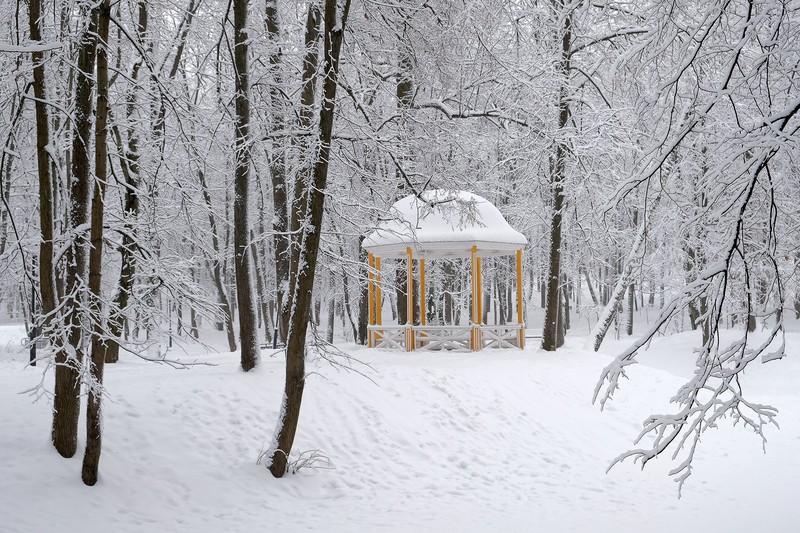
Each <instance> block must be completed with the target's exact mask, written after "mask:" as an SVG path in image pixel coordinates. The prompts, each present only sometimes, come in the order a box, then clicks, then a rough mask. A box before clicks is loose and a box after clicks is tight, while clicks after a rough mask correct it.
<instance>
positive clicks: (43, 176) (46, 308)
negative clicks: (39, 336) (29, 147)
mask: <svg viewBox="0 0 800 533" xmlns="http://www.w3.org/2000/svg"><path fill="white" fill-rule="evenodd" d="M40 2H41V0H30V1H29V3H28V9H29V16H28V19H29V21H28V22H29V24H30V35H31V41H33V42H41V40H42V34H41V30H40V28H39V24H40V19H41V17H42V12H41V3H40ZM31 56H32V62H33V94H34V96H35V97H36V102H35V109H36V163H37V169H38V175H39V227H40V228H41V229H40V231H41V241H39V291H40V295H41V299H42V316H44V317H47V318H46V319H45V320H46V321H49V319H50V318H51V317H50V314H51V313H52V312H53V310H54V309H55V308H56V298H57V292H56V286H55V276H54V272H53V202H54V199H53V182H52V178H51V174H50V169H51V168H52V167H51V163H52V162H51V161H50V156H49V155H48V153H47V145H48V144H49V143H50V121H49V116H48V110H47V103H46V102H47V90H46V82H45V78H44V65H43V62H44V53H43V52H40V51H35V52H33V53H32V54H31ZM46 326H47V322H45V323H44V324H43V327H46Z"/></svg>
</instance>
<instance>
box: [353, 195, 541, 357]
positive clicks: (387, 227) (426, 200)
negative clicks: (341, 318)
mask: <svg viewBox="0 0 800 533" xmlns="http://www.w3.org/2000/svg"><path fill="white" fill-rule="evenodd" d="M527 242H528V241H527V239H526V238H525V236H524V235H522V234H521V233H520V232H518V231H516V230H515V229H513V228H512V227H511V226H510V225H509V224H508V222H507V221H506V219H505V218H504V217H503V215H502V214H501V213H500V211H499V210H498V209H497V207H495V206H494V205H493V204H492V203H491V202H489V201H488V200H486V199H485V198H482V197H480V196H478V195H476V194H473V193H470V192H466V191H448V190H441V189H438V190H430V191H425V192H423V193H421V194H419V195H410V196H406V197H405V198H402V199H401V200H398V201H397V202H395V204H394V205H392V207H391V208H390V210H389V213H388V216H387V218H386V219H385V220H383V221H381V222H379V224H378V226H377V228H376V229H375V230H374V231H372V232H371V233H370V234H369V235H368V236H367V237H366V238H365V239H364V241H363V243H362V246H363V247H364V249H365V250H366V251H367V252H368V255H367V258H368V262H369V288H368V297H369V305H368V312H369V326H368V344H369V346H370V347H382V348H397V349H402V350H406V351H413V350H435V349H450V350H472V351H479V350H481V349H483V348H486V347H500V348H502V347H511V346H516V347H519V348H524V347H525V324H524V322H523V313H522V310H523V303H522V302H523V298H522V249H523V247H524V246H525V245H526V244H527ZM508 255H513V256H516V277H517V280H516V281H517V291H516V292H517V302H516V303H517V323H516V324H503V325H487V324H483V323H482V322H483V280H482V275H481V258H485V257H497V256H508ZM453 258H469V259H470V260H471V268H470V276H471V280H472V286H471V293H472V307H471V310H470V311H471V312H470V315H471V320H470V324H468V325H459V326H456V325H453V324H445V325H440V326H432V325H428V324H426V320H427V318H426V312H425V311H424V309H425V303H424V302H425V260H426V259H453ZM381 259H406V260H407V285H406V286H407V291H406V292H407V309H408V313H407V316H408V319H407V321H406V323H405V324H398V325H384V324H383V320H382V307H383V305H382V298H381ZM415 259H416V260H417V261H418V262H419V269H418V270H419V299H420V310H421V311H422V312H420V323H419V324H413V323H412V320H413V315H414V313H413V309H414V300H413V297H414V291H413V290H412V286H413V281H414V278H413V272H414V270H413V266H414V260H415Z"/></svg>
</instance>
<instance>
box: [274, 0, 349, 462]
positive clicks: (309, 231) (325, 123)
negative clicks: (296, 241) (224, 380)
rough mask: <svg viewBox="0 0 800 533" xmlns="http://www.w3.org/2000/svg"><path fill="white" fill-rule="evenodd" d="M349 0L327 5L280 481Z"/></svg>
mask: <svg viewBox="0 0 800 533" xmlns="http://www.w3.org/2000/svg"><path fill="white" fill-rule="evenodd" d="M349 10H350V0H345V5H344V10H343V13H342V15H341V17H337V12H336V11H337V9H336V0H326V1H325V33H324V38H325V47H324V50H325V63H324V70H323V71H324V82H323V89H322V93H323V98H322V106H321V110H320V120H319V144H318V152H317V156H316V158H315V162H314V180H313V187H312V188H311V189H310V191H309V210H308V219H307V220H306V224H304V226H303V239H302V247H301V250H302V259H303V260H302V264H303V265H304V268H303V269H302V270H300V271H299V272H298V273H297V286H296V290H295V292H294V295H295V302H294V305H293V306H292V314H291V317H290V329H289V335H288V337H287V345H286V383H285V388H284V395H283V402H282V408H281V410H280V415H279V416H280V417H281V420H279V421H278V425H277V427H278V434H277V435H276V439H275V441H276V444H277V447H276V449H275V450H274V451H273V452H272V460H271V463H270V466H269V469H270V472H271V473H272V475H273V476H275V477H283V475H284V474H285V473H286V466H287V464H288V458H289V453H291V450H292V444H293V443H294V437H295V433H296V432H297V423H298V420H299V418H300V405H301V403H302V399H303V388H304V386H305V377H306V376H305V349H306V331H307V328H308V312H309V310H310V308H311V303H312V292H311V291H312V289H313V287H314V277H315V274H316V267H317V254H318V252H319V243H320V236H321V228H322V218H323V214H324V207H325V188H326V185H327V180H328V162H329V160H330V151H331V138H332V134H333V111H334V102H335V101H336V78H337V74H338V72H339V53H340V51H341V46H342V37H343V36H344V28H345V23H346V21H347V14H348V11H349Z"/></svg>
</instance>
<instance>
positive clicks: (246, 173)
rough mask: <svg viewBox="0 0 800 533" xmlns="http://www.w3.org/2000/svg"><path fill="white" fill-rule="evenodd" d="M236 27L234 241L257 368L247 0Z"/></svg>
mask: <svg viewBox="0 0 800 533" xmlns="http://www.w3.org/2000/svg"><path fill="white" fill-rule="evenodd" d="M233 31H234V34H235V35H234V48H233V63H234V67H235V68H234V72H235V76H234V80H235V88H236V97H235V98H234V101H235V108H236V124H235V127H234V147H235V152H236V167H235V169H234V190H235V194H234V197H233V242H234V270H235V272H236V296H237V302H238V304H239V305H238V308H239V339H240V341H241V342H240V344H241V361H242V370H244V371H245V372H247V371H249V370H251V369H253V368H254V367H255V366H256V364H258V355H259V348H258V347H259V343H258V325H257V324H256V307H255V302H254V301H253V276H252V273H251V272H250V263H251V262H252V261H253V260H254V259H255V258H254V257H252V256H251V254H250V246H249V242H248V241H249V240H250V220H249V212H250V210H249V202H250V77H249V70H248V69H249V66H248V61H247V50H248V47H247V41H248V39H249V36H248V29H247V0H233Z"/></svg>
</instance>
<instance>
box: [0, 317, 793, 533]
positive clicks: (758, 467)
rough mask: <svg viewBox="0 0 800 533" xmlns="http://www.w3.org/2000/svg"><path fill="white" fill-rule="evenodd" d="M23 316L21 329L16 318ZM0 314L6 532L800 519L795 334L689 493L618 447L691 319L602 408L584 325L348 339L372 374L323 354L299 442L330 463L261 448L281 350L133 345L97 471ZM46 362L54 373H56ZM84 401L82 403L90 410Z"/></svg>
mask: <svg viewBox="0 0 800 533" xmlns="http://www.w3.org/2000/svg"><path fill="white" fill-rule="evenodd" d="M15 328H16V329H15ZM21 334H23V333H22V330H21V328H19V327H15V326H2V327H0V428H2V429H0V531H3V532H38V531H68V532H69V531H76V532H78V531H79V532H81V533H88V532H93V531H97V532H110V531H114V532H118V531H119V532H123V531H159V532H163V531H169V532H172V531H176V532H178V531H191V532H195V531H209V532H224V531H243V532H249V531H325V532H329V531H362V532H366V531H370V532H371V531H436V532H441V531H459V532H460V531H548V532H550V531H554V532H561V531H623V532H624V531H637V532H641V531H647V532H657V531H665V532H666V531H670V532H673V531H703V532H714V531H725V532H736V531H741V532H755V531H758V532H767V531H775V532H784V531H798V530H800V523H798V521H799V520H800V519H798V513H797V501H798V500H797V495H798V493H800V453H798V450H800V387H798V384H800V334H798V333H792V334H789V336H788V338H787V346H788V350H789V355H790V357H788V358H786V359H784V360H782V361H778V362H775V363H770V364H769V365H759V366H758V367H755V368H753V370H751V371H749V372H748V375H747V382H746V387H747V389H749V391H750V393H751V394H752V395H753V397H754V398H755V399H758V400H761V401H764V402H768V403H772V404H774V405H776V406H777V407H778V408H779V409H780V411H781V412H780V416H779V421H780V423H781V429H780V430H777V429H773V430H770V432H769V433H768V438H769V443H768V445H767V453H766V454H764V453H763V452H762V450H761V442H760V440H759V439H758V438H757V437H756V436H754V435H753V434H752V433H748V432H745V431H743V430H740V429H738V428H731V427H729V425H724V426H723V427H721V428H720V429H718V430H714V431H711V432H709V433H707V435H706V436H705V437H704V439H703V442H702V448H701V449H700V451H699V455H698V457H697V459H696V463H695V470H694V474H693V475H692V477H690V478H689V481H688V482H687V484H686V486H685V487H684V490H683V497H682V498H681V499H680V500H679V499H678V498H677V486H676V484H675V483H674V482H673V481H672V480H671V479H670V478H669V477H668V476H667V474H666V473H667V471H668V470H669V468H670V466H671V465H670V461H669V460H668V459H667V458H662V459H659V460H658V461H654V462H653V463H651V464H649V465H648V466H647V468H646V469H645V470H644V471H641V470H640V469H639V467H638V466H637V465H632V464H630V463H624V464H622V465H619V466H617V467H615V468H614V469H612V470H611V472H610V473H608V474H606V472H605V471H606V468H607V466H608V464H609V462H610V460H611V459H613V458H614V457H615V456H616V455H617V454H619V453H620V452H622V451H624V450H626V449H627V448H628V447H629V446H630V445H631V439H632V438H633V437H634V436H635V435H636V434H637V433H638V430H639V428H640V427H641V421H642V420H643V418H644V417H645V416H647V415H648V414H650V413H651V412H658V411H664V410H665V409H666V408H667V407H668V405H667V399H668V398H669V397H670V396H671V395H672V393H674V392H675V390H676V389H677V387H678V386H679V385H680V384H681V383H682V382H683V380H682V378H681V377H680V376H681V375H686V373H687V372H690V371H691V363H690V361H691V347H692V345H693V344H695V343H696V340H697V339H696V337H695V334H694V333H683V334H679V335H674V336H671V337H661V338H659V339H657V340H656V342H654V343H653V346H652V347H651V350H650V352H649V353H648V354H646V356H645V357H643V364H642V365H638V366H637V367H635V368H634V369H633V371H632V372H631V377H632V378H633V379H632V380H631V381H629V382H625V383H624V384H623V389H622V391H621V392H620V393H618V394H617V398H616V399H615V401H614V402H613V403H612V404H611V405H610V406H609V407H608V408H607V409H606V410H605V411H604V412H600V411H599V409H598V408H597V407H596V406H593V405H592V404H591V395H592V391H593V388H594V385H595V383H596V381H597V378H598V375H599V373H600V370H601V369H602V367H603V366H604V365H605V364H607V363H608V361H609V358H610V354H612V353H614V351H615V350H617V349H619V348H620V347H621V346H623V345H624V341H612V340H609V342H608V343H607V345H604V350H605V352H606V354H593V353H590V352H586V351H583V349H582V347H583V344H584V341H585V338H581V337H573V338H571V339H569V340H568V343H567V346H566V347H565V349H563V350H560V351H559V352H557V353H555V354H551V353H546V352H542V351H540V350H539V349H538V346H537V343H536V342H532V343H530V344H531V346H530V347H529V348H528V349H527V350H525V351H518V350H503V351H485V352H482V353H477V354H472V353H468V354H463V353H458V354H456V353H411V354H406V353H397V352H388V351H379V350H367V349H364V348H363V347H359V346H354V345H352V344H341V345H339V347H340V348H341V349H342V350H343V351H344V352H346V353H348V354H350V355H352V356H353V357H354V358H356V359H358V360H360V361H362V362H363V363H366V364H368V365H369V366H368V367H367V366H360V365H358V364H356V368H357V369H358V370H359V371H360V372H362V373H363V374H365V375H366V377H364V376H362V375H359V374H358V373H356V372H346V371H342V370H337V369H335V368H333V367H330V366H328V365H327V364H325V363H320V364H318V366H315V367H313V368H312V370H314V373H312V374H311V375H310V376H309V378H308V383H307V387H306V397H305V403H304V405H303V411H302V414H301V420H300V428H299V431H298V436H297V440H296V447H295V450H296V451H297V452H300V451H311V450H319V451H320V452H322V453H324V454H325V455H327V456H328V457H329V458H330V460H331V462H332V466H333V468H331V469H316V470H313V469H306V470H301V471H300V472H299V473H297V474H295V475H289V476H287V477H285V478H284V479H281V480H276V479H273V478H272V477H271V476H270V475H269V473H268V472H267V470H266V469H265V468H264V466H263V465H258V464H256V459H257V458H258V455H259V452H260V451H261V450H262V448H263V447H264V446H265V445H266V443H267V442H268V441H269V439H270V438H271V435H272V431H273V426H274V424H275V418H276V409H277V407H278V404H279V399H280V395H281V392H282V385H283V370H282V365H283V361H282V359H280V358H279V357H269V352H267V351H265V352H264V357H263V359H262V364H261V365H260V366H259V367H258V369H257V370H255V371H254V372H251V373H249V374H244V373H242V372H241V371H240V370H239V369H238V361H237V358H236V355H235V354H225V353H222V354H220V353H211V354H209V353H206V352H205V351H203V350H199V349H195V350H194V352H193V353H190V354H188V355H182V354H180V353H179V352H177V351H175V352H174V353H170V355H171V356H174V357H180V358H181V359H182V360H183V361H186V362H189V361H197V362H198V363H202V364H199V365H196V366H192V367H191V368H188V369H183V370H177V369H173V368H171V367H169V366H165V365H157V364H152V363H146V362H143V361H140V360H137V359H135V358H132V357H130V356H128V357H125V356H123V358H122V360H121V362H120V363H119V364H117V365H114V366H111V367H109V368H108V369H107V371H106V383H107V388H108V393H109V396H108V399H109V400H110V401H109V402H108V403H107V406H106V411H105V426H104V427H105V434H104V444H103V445H104V448H103V456H102V458H101V462H100V476H101V477H100V481H99V483H98V484H97V485H96V486H95V487H93V488H88V487H85V486H84V485H83V484H82V483H81V480H80V467H81V459H82V452H83V429H81V443H80V444H79V453H78V454H77V455H76V456H75V457H74V458H72V459H68V460H67V459H63V458H61V457H60V456H58V455H57V454H56V452H55V451H54V450H53V448H52V446H51V445H50V442H49V425H50V409H51V403H50V400H49V398H46V397H45V398H42V399H40V400H39V401H37V402H33V401H32V398H31V396H30V395H26V394H20V392H21V391H24V390H26V389H29V388H31V387H33V386H35V385H36V384H37V383H39V381H40V380H41V372H42V370H41V368H32V367H28V366H25V354H20V353H18V350H19V336H20V335H21ZM51 381H52V376H51V375H48V378H47V380H46V381H45V383H46V386H47V387H48V388H51V387H52V384H51ZM82 416H83V413H82Z"/></svg>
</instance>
